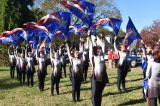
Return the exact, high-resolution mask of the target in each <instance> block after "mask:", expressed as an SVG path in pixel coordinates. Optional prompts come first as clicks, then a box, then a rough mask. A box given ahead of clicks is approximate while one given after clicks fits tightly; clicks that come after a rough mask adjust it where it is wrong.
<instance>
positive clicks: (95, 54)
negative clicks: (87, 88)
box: [88, 31, 108, 106]
mask: <svg viewBox="0 0 160 106" xmlns="http://www.w3.org/2000/svg"><path fill="white" fill-rule="evenodd" d="M88 35H89V38H88V43H89V58H90V62H91V65H92V73H91V87H92V104H93V106H101V101H102V92H103V89H104V87H105V85H106V83H108V76H107V73H106V65H105V60H104V55H105V39H104V37H103V36H102V39H101V43H102V44H101V46H97V45H96V46H94V47H93V43H92V39H91V32H90V31H88Z"/></svg>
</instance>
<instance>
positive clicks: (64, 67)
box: [62, 63, 67, 77]
mask: <svg viewBox="0 0 160 106" xmlns="http://www.w3.org/2000/svg"><path fill="white" fill-rule="evenodd" d="M62 68H63V70H64V76H65V77H67V75H66V63H64V64H62Z"/></svg>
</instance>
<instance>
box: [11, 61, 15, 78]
mask: <svg viewBox="0 0 160 106" xmlns="http://www.w3.org/2000/svg"><path fill="white" fill-rule="evenodd" d="M14 70H15V64H14V63H13V64H10V76H11V78H14Z"/></svg>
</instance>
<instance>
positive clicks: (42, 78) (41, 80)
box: [38, 70, 46, 91]
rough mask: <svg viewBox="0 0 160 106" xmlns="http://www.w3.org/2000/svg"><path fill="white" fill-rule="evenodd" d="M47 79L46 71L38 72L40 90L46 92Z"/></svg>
mask: <svg viewBox="0 0 160 106" xmlns="http://www.w3.org/2000/svg"><path fill="white" fill-rule="evenodd" d="M45 77H46V70H38V80H39V90H40V91H43V90H44V81H45Z"/></svg>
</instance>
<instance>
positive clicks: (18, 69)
mask: <svg viewBox="0 0 160 106" xmlns="http://www.w3.org/2000/svg"><path fill="white" fill-rule="evenodd" d="M19 71H20V66H16V72H17V80H19Z"/></svg>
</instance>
